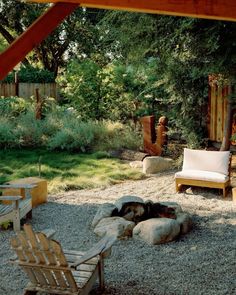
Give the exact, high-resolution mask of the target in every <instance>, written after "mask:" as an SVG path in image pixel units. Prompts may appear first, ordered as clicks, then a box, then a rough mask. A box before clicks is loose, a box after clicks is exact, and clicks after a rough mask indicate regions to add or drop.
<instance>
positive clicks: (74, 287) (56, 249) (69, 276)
mask: <svg viewBox="0 0 236 295" xmlns="http://www.w3.org/2000/svg"><path fill="white" fill-rule="evenodd" d="M50 246H51V247H52V249H53V250H54V254H55V257H56V259H57V261H58V263H59V265H60V266H62V267H67V266H68V263H67V261H66V257H65V255H64V253H63V251H62V249H61V245H60V244H59V243H58V242H56V241H53V240H52V241H51V243H50ZM63 276H64V277H65V278H66V280H67V283H68V285H69V289H71V290H72V292H76V291H77V290H78V287H77V285H76V282H75V280H74V277H73V275H72V272H71V270H70V269H69V267H68V271H64V272H63ZM59 283H60V282H59Z"/></svg>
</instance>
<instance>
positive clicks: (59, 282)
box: [11, 224, 78, 293]
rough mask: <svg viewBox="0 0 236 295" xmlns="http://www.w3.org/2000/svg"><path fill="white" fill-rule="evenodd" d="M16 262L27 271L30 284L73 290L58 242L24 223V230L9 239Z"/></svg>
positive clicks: (58, 289)
mask: <svg viewBox="0 0 236 295" xmlns="http://www.w3.org/2000/svg"><path fill="white" fill-rule="evenodd" d="M11 246H12V248H13V249H14V250H15V252H16V254H17V256H18V260H19V261H18V263H19V265H20V266H21V267H22V268H23V269H24V271H25V272H26V273H27V275H28V277H29V279H30V281H31V283H32V285H33V286H35V287H36V288H38V289H39V290H40V289H41V288H42V289H44V290H47V289H48V290H55V293H56V291H58V293H60V291H62V290H63V292H66V291H67V292H68V293H76V292H77V291H78V287H77V285H76V282H75V279H74V277H73V275H72V272H71V269H70V268H69V265H68V263H67V260H66V258H65V255H64V253H63V251H62V248H61V246H60V244H59V243H58V242H56V241H54V240H50V239H48V238H47V237H46V236H45V235H44V234H43V233H34V232H33V230H32V228H31V226H30V225H27V224H25V225H24V232H18V233H17V235H16V237H13V238H12V239H11Z"/></svg>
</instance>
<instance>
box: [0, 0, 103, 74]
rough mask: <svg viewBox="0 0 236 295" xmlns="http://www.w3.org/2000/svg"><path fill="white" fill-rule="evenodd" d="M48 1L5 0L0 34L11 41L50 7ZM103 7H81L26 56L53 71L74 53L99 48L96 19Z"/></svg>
mask: <svg viewBox="0 0 236 295" xmlns="http://www.w3.org/2000/svg"><path fill="white" fill-rule="evenodd" d="M48 6H49V5H48V4H25V3H22V2H19V1H17V0H6V1H4V2H2V3H1V6H0V19H1V23H0V35H1V36H2V37H3V38H4V39H5V40H6V41H7V42H8V43H11V42H12V41H13V40H14V39H15V38H16V37H17V36H18V35H20V34H22V33H23V32H24V31H25V30H26V28H27V27H28V26H30V25H31V24H32V22H33V21H34V20H36V19H37V18H38V17H39V16H40V15H41V14H42V13H43V12H44V11H45V9H47V8H48ZM102 13H103V11H98V10H93V11H91V10H89V9H87V10H85V9H82V8H78V9H77V10H76V11H75V12H74V13H73V14H72V15H71V16H69V17H68V18H67V19H66V20H65V21H64V22H63V23H62V24H61V25H60V26H59V27H58V28H57V29H56V30H55V31H54V33H53V34H51V35H50V36H49V37H48V38H47V39H46V40H44V41H43V42H42V43H41V44H40V45H39V46H38V47H37V48H36V49H35V50H34V51H33V52H32V53H30V54H29V56H28V57H27V59H28V61H29V62H30V63H31V64H37V65H41V66H42V67H44V68H45V69H47V70H49V71H51V72H54V75H55V76H57V74H58V69H59V68H60V67H63V66H64V65H65V61H66V60H67V59H68V58H70V56H73V55H77V56H78V55H80V56H84V55H90V54H91V53H92V52H96V51H97V50H98V46H97V37H96V30H97V29H96V22H97V21H98V19H99V16H100V15H101V14H102Z"/></svg>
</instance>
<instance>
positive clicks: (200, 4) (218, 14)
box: [28, 0, 236, 21]
mask: <svg viewBox="0 0 236 295" xmlns="http://www.w3.org/2000/svg"><path fill="white" fill-rule="evenodd" d="M64 1H65V0H64ZM28 2H41V3H48V2H51V3H58V2H63V0H28ZM66 2H68V3H80V5H81V6H83V7H94V8H104V9H122V10H128V11H140V12H147V13H157V14H167V15H178V16H190V17H198V18H208V19H218V20H229V21H236V1H235V0H66Z"/></svg>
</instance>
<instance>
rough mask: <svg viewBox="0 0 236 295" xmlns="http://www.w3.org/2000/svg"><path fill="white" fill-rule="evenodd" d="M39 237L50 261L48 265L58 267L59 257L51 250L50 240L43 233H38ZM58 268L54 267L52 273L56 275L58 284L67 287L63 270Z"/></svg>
mask: <svg viewBox="0 0 236 295" xmlns="http://www.w3.org/2000/svg"><path fill="white" fill-rule="evenodd" d="M37 238H38V240H39V241H40V244H41V247H42V249H43V251H44V255H45V257H46V259H47V261H48V263H47V265H48V267H49V268H52V266H55V267H56V268H57V269H58V267H57V259H56V257H55V256H54V254H53V253H52V252H51V248H50V241H49V240H48V239H47V237H46V236H45V235H44V234H42V233H38V234H37ZM57 269H53V268H52V275H55V278H56V280H57V285H58V286H60V287H61V288H64V289H66V288H67V282H66V280H65V278H64V277H63V275H62V273H61V271H60V270H59V269H58V270H57Z"/></svg>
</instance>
